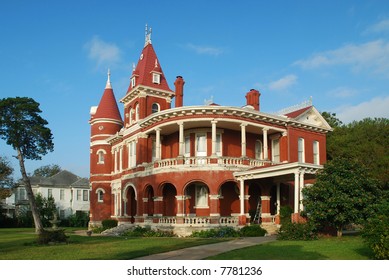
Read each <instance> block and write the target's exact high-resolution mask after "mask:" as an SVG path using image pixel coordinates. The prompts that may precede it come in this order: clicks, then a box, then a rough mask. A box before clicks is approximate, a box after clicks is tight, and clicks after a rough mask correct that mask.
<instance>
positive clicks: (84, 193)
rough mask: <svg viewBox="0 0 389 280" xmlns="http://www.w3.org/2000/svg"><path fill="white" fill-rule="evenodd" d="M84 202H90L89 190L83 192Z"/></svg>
mask: <svg viewBox="0 0 389 280" xmlns="http://www.w3.org/2000/svg"><path fill="white" fill-rule="evenodd" d="M82 200H83V201H88V190H83V191H82Z"/></svg>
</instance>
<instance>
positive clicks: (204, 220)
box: [184, 217, 211, 225]
mask: <svg viewBox="0 0 389 280" xmlns="http://www.w3.org/2000/svg"><path fill="white" fill-rule="evenodd" d="M210 223H211V219H210V218H209V217H185V218H184V224H189V225H204V224H210Z"/></svg>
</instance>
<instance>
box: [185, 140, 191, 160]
mask: <svg viewBox="0 0 389 280" xmlns="http://www.w3.org/2000/svg"><path fill="white" fill-rule="evenodd" d="M184 156H185V157H190V135H187V136H185V153H184Z"/></svg>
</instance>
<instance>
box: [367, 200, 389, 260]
mask: <svg viewBox="0 0 389 280" xmlns="http://www.w3.org/2000/svg"><path fill="white" fill-rule="evenodd" d="M362 237H363V239H364V240H365V242H366V243H367V244H368V246H369V247H370V249H371V250H372V251H373V253H374V257H375V258H376V259H389V203H388V202H387V201H386V202H383V203H381V204H379V205H376V211H375V214H374V216H372V217H370V218H369V219H367V221H366V222H365V224H364V229H363V230H362Z"/></svg>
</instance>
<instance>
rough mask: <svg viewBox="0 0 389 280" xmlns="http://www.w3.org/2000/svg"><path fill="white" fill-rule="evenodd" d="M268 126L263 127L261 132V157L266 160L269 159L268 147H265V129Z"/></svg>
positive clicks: (266, 129)
mask: <svg viewBox="0 0 389 280" xmlns="http://www.w3.org/2000/svg"><path fill="white" fill-rule="evenodd" d="M268 130H269V129H268V128H263V129H262V133H263V159H264V160H268V159H269V153H268V147H267V131H268Z"/></svg>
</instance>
